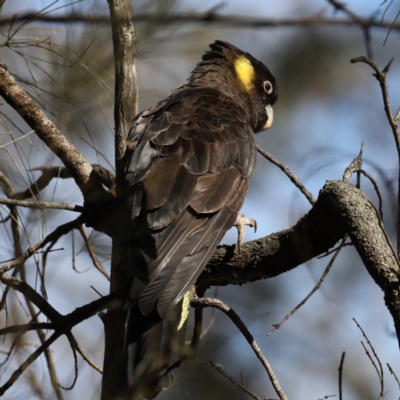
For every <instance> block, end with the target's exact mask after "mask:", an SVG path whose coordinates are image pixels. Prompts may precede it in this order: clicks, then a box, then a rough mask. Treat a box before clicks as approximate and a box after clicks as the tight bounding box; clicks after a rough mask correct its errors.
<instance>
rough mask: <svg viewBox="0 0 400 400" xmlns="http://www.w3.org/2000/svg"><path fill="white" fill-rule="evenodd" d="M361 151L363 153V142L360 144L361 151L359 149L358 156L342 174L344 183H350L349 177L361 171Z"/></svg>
mask: <svg viewBox="0 0 400 400" xmlns="http://www.w3.org/2000/svg"><path fill="white" fill-rule="evenodd" d="M363 151H364V142H362V143H361V149H360V152H359V153H358V156H357V157H356V158H355V159H354V160H353V161H352V162H351V163H350V165H349V166H348V167H347V168H346V169H345V171H344V173H343V181H344V182H347V183H348V182H349V181H350V178H351V176H352V175H353V174H354V173H355V172H358V171H359V170H360V169H361V167H362V155H363Z"/></svg>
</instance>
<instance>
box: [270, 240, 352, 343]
mask: <svg viewBox="0 0 400 400" xmlns="http://www.w3.org/2000/svg"><path fill="white" fill-rule="evenodd" d="M346 239H347V235H345V236H344V238H343V239H342V241H341V242H340V245H339V247H338V248H337V250H336V252H335V254H334V255H333V257H332V258H331V261H329V264H328V265H327V266H326V268H325V271H324V273H323V274H322V276H321V278H319V281H318V282H317V284H316V285H315V286H314V287H313V289H312V290H311V292H310V293H308V295H307V296H306V297H305V298H304V299H303V300H302V301H301V302H300V303H299V304H298V305H297V306H296V307H295V308H293V310H292V311H290V313H289V314H287V315H286V316H285V317H283V318H282V320H281V321H280V322H279V323H277V324H273V325H272V326H273V327H274V328H273V329H272V330H271V331H269V332H268V336H270V335H271V334H272V333H274V332H275V331H276V330H278V329H279V328H280V327H281V326H282V325H283V324H284V323H285V322H286V321H287V320H288V319H289V318H290V317H291V316H292V315H293V314H294V313H295V312H296V311H297V310H298V309H299V308H300V307H302V306H303V305H304V304H305V303H306V302H307V301H308V300H309V299H310V297H311V296H312V295H313V294H314V293H315V292H316V291H317V290H318V289H319V288H320V287H321V285H322V283H323V282H324V280H325V278H326V276H327V275H328V273H329V271H330V270H331V268H332V265H333V263H334V262H335V260H336V258H337V256H338V255H339V253H340V250H342V248H343V246H344V242H345V241H346Z"/></svg>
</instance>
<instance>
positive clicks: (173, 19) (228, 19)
mask: <svg viewBox="0 0 400 400" xmlns="http://www.w3.org/2000/svg"><path fill="white" fill-rule="evenodd" d="M32 18H33V19H34V20H35V21H36V22H40V23H50V24H66V23H68V24H74V23H75V24H79V23H82V22H84V23H86V24H96V25H97V24H105V25H107V26H109V25H110V18H109V17H108V16H107V15H87V14H83V13H79V12H74V13H70V14H68V13H66V14H57V15H55V14H54V15H52V14H40V15H37V14H36V13H33V12H27V13H25V14H23V13H20V14H18V15H16V16H15V17H13V16H5V17H4V18H1V19H0V26H4V25H7V26H8V25H9V24H10V23H15V22H21V21H25V20H32ZM132 20H133V22H143V23H149V24H158V25H161V24H163V25H182V24H201V23H207V25H214V26H220V27H225V28H232V27H233V28H251V29H265V28H274V27H282V26H286V27H299V26H300V27H307V28H309V27H315V26H343V27H353V26H360V25H361V26H364V25H369V26H370V27H371V28H376V29H389V28H392V30H395V31H399V30H400V24H396V23H393V21H376V20H374V19H371V18H362V17H360V19H359V21H357V22H356V21H354V20H353V19H349V18H326V17H324V16H323V15H320V14H318V15H315V16H314V15H312V16H307V17H304V18H281V19H278V18H260V17H257V16H244V15H229V14H219V13H216V12H215V10H214V11H213V10H211V12H210V11H209V10H206V11H205V12H202V13H195V12H187V13H175V14H173V15H167V16H166V17H164V18H163V16H160V15H159V14H151V13H148V12H146V13H135V15H133V19H132Z"/></svg>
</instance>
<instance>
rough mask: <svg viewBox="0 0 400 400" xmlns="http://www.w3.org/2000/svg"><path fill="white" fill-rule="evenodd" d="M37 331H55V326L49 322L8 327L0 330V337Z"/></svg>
mask: <svg viewBox="0 0 400 400" xmlns="http://www.w3.org/2000/svg"><path fill="white" fill-rule="evenodd" d="M37 329H56V326H55V325H54V324H52V323H49V322H38V323H30V324H22V325H14V326H8V327H7V328H3V329H0V335H8V334H9V333H20V332H23V333H25V332H28V331H34V330H37Z"/></svg>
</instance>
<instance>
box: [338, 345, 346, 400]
mask: <svg viewBox="0 0 400 400" xmlns="http://www.w3.org/2000/svg"><path fill="white" fill-rule="evenodd" d="M345 356H346V352H345V351H344V352H343V353H342V357H340V364H339V400H343V394H342V389H343V385H342V382H343V364H344V357H345Z"/></svg>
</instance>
